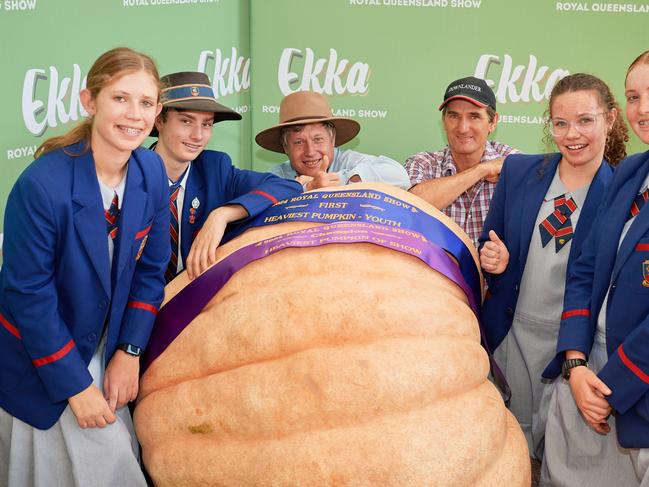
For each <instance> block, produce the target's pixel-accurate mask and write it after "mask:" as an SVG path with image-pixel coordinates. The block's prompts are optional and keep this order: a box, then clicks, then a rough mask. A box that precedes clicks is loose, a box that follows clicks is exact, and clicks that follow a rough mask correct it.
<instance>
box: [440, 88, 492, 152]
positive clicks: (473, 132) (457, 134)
mask: <svg viewBox="0 0 649 487" xmlns="http://www.w3.org/2000/svg"><path fill="white" fill-rule="evenodd" d="M442 119H443V121H444V130H445V131H446V138H447V140H448V145H449V147H450V149H451V153H452V154H453V156H454V157H455V158H458V156H461V157H463V158H465V159H466V158H473V159H476V160H477V161H479V160H480V159H481V158H482V153H483V152H484V148H485V144H486V142H487V137H488V136H489V134H490V133H491V132H493V131H494V130H495V129H496V123H497V121H498V117H497V115H496V117H494V119H493V120H492V121H489V114H488V113H487V109H486V108H481V107H479V106H477V105H474V104H473V103H471V102H468V101H465V100H453V101H451V102H449V103H448V104H447V105H446V108H445V109H444V114H443V116H442Z"/></svg>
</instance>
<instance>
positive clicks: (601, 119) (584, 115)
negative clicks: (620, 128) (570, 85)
mask: <svg viewBox="0 0 649 487" xmlns="http://www.w3.org/2000/svg"><path fill="white" fill-rule="evenodd" d="M550 118H551V119H552V123H553V124H554V126H555V127H565V129H564V130H560V131H561V132H562V133H561V134H557V135H553V138H554V142H555V144H556V145H557V147H558V148H559V151H560V152H561V155H562V156H563V160H564V161H565V162H567V163H568V164H570V165H571V166H573V167H584V168H586V167H593V166H599V165H600V163H601V162H602V159H603V158H604V149H605V147H606V137H607V134H608V132H609V130H610V129H611V127H612V125H613V122H614V121H615V114H614V113H609V112H606V107H604V106H602V104H601V101H600V99H599V96H598V94H597V92H596V91H594V90H580V91H569V92H566V93H563V94H561V95H557V96H555V97H554V99H553V101H552V105H551V106H550Z"/></svg>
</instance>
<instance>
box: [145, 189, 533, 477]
mask: <svg viewBox="0 0 649 487" xmlns="http://www.w3.org/2000/svg"><path fill="white" fill-rule="evenodd" d="M356 187H360V188H363V187H368V188H374V189H379V190H380V191H382V192H384V193H387V194H391V195H394V196H395V197H397V198H399V199H400V200H403V201H405V202H408V203H410V204H413V205H415V206H416V207H418V208H419V209H420V210H422V211H424V212H426V213H428V214H431V215H434V216H435V217H436V218H437V219H439V220H441V221H443V222H444V223H445V224H446V225H447V226H448V228H450V229H451V230H452V231H453V232H455V233H457V234H458V235H459V236H460V238H461V239H462V240H463V241H464V242H466V243H467V244H468V245H469V246H470V241H469V240H468V238H467V237H466V236H465V235H464V234H462V232H461V230H460V229H459V228H458V227H457V226H456V225H455V224H454V223H453V222H452V221H450V220H449V219H448V218H446V217H445V216H444V215H442V214H441V213H440V212H438V211H437V210H435V209H434V208H432V207H431V206H429V205H428V204H426V203H425V202H423V201H422V200H420V199H419V198H417V197H415V196H413V195H411V194H409V193H406V192H403V191H401V190H398V189H395V188H392V187H388V186H384V185H376V184H374V185H356ZM314 225H317V224H314V223H307V222H292V223H280V224H276V225H271V226H265V227H259V228H254V229H252V230H249V231H248V232H247V233H245V234H244V235H242V236H241V237H239V238H238V239H236V240H233V241H232V242H229V243H228V244H225V245H223V246H222V247H221V248H220V250H219V258H220V259H222V258H224V257H226V256H228V255H229V254H231V253H232V252H234V251H235V250H236V249H239V248H241V247H243V246H245V245H248V244H250V243H254V242H257V241H259V240H262V239H264V238H266V237H269V236H273V235H279V234H283V233H286V232H290V231H293V230H295V229H298V228H305V227H311V226H314ZM472 252H473V254H472V257H473V261H474V263H476V265H477V256H476V254H475V250H473V251H472ZM187 284H188V280H187V279H186V277H185V275H184V274H183V275H181V276H179V277H178V278H177V279H176V280H175V281H174V282H172V283H171V284H170V285H169V286H168V287H167V290H166V292H167V295H166V298H165V300H166V302H168V301H169V300H170V299H171V298H173V296H174V295H176V293H178V292H179V291H180V290H181V289H182V288H183V287H185V286H186V285H187ZM479 341H480V338H479V329H478V326H477V321H476V318H475V315H474V314H473V312H472V311H471V309H470V308H469V306H468V305H467V298H466V295H465V294H464V293H463V292H462V291H461V290H460V289H459V288H458V287H457V286H456V285H455V284H453V283H452V282H451V281H449V279H447V278H446V277H444V276H442V275H441V274H439V273H437V272H436V271H434V270H432V269H431V268H430V267H428V266H427V265H426V264H425V263H423V262H422V261H420V260H419V259H417V258H416V257H413V256H410V255H405V254H403V253H400V252H397V251H394V250H390V249H387V248H383V247H380V246H377V245H373V244H371V243H354V244H329V245H323V246H318V247H312V248H287V249H284V250H281V251H279V252H276V253H274V254H272V255H270V256H268V257H266V258H263V259H261V260H257V261H255V262H252V263H250V264H249V265H247V266H245V267H244V268H243V269H241V270H240V271H238V272H237V273H236V274H235V275H234V276H233V277H232V278H231V279H230V280H229V281H228V282H227V283H226V284H225V286H224V287H222V289H221V290H220V291H219V292H218V293H217V294H216V295H214V296H213V298H212V299H211V301H210V302H209V303H208V304H207V306H205V308H204V309H203V311H202V312H201V313H200V314H199V315H198V316H197V317H196V318H195V319H194V320H193V321H192V322H191V323H190V325H189V326H187V327H186V328H185V329H184V330H183V331H182V333H180V335H178V336H177V338H175V340H174V341H173V342H172V343H171V344H170V345H169V346H168V347H167V349H166V350H165V351H164V353H162V355H160V356H159V357H158V358H157V359H156V360H155V361H154V362H153V363H152V364H151V366H150V367H149V368H148V370H147V371H146V373H145V374H144V376H143V378H142V381H141V392H140V397H139V402H138V406H137V408H136V411H135V424H136V428H137V434H138V437H139V439H140V442H141V444H142V452H143V460H144V463H145V465H146V467H147V469H148V472H149V473H150V475H151V477H152V479H153V481H154V482H155V484H156V485H161V486H163V485H164V486H182V485H187V486H199V485H215V486H216V485H218V486H221V485H222V486H266V485H276V486H317V485H331V486H423V485H440V486H470V485H485V486H486V485H492V486H505V485H506V486H529V485H530V473H529V458H528V453H527V447H526V443H525V439H524V437H523V435H522V433H521V431H520V429H519V427H518V424H517V423H516V421H515V419H514V418H513V416H512V415H511V414H510V413H509V411H507V409H506V408H505V406H504V404H503V401H502V399H501V397H500V395H499V393H498V392H497V390H496V389H495V387H494V386H493V385H492V384H491V383H490V382H489V381H488V380H487V374H488V360H487V355H486V353H485V351H484V350H483V349H482V347H481V346H480V343H479Z"/></svg>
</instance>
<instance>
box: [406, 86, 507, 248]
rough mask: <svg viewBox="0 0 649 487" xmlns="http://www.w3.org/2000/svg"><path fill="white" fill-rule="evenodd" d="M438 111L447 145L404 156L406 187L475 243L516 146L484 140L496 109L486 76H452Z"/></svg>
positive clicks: (494, 120) (491, 128) (495, 117)
mask: <svg viewBox="0 0 649 487" xmlns="http://www.w3.org/2000/svg"><path fill="white" fill-rule="evenodd" d="M439 110H441V111H442V123H443V125H444V131H445V132H446V138H447V141H448V145H447V146H446V147H445V148H443V149H442V150H439V151H437V152H432V151H431V152H420V153H418V154H415V155H413V156H411V157H409V158H408V159H407V160H406V163H405V167H406V171H408V175H409V176H410V183H411V184H412V187H411V188H410V192H412V193H413V194H416V195H417V196H419V197H421V198H423V199H425V200H426V201H428V202H429V203H430V204H432V205H433V206H435V207H437V208H439V209H440V210H442V211H443V212H444V213H445V214H446V215H448V216H449V217H451V218H452V219H453V220H454V221H455V222H456V223H457V224H458V225H460V227H462V229H463V230H464V231H465V232H466V233H467V234H468V235H469V237H470V238H471V239H472V240H473V243H474V244H475V245H476V247H477V244H478V238H479V237H480V234H481V232H482V225H483V222H484V219H485V218H486V216H487V212H488V211H489V203H490V202H491V196H492V195H493V192H494V189H495V187H496V182H497V181H498V176H499V175H500V168H501V167H502V164H503V161H504V159H505V157H507V156H508V155H509V154H514V153H517V152H519V151H518V150H516V149H514V148H512V147H510V146H508V145H505V144H500V143H498V142H493V141H490V140H488V137H489V135H490V134H491V133H492V132H493V131H494V130H496V125H497V124H498V113H497V112H496V96H495V95H494V92H493V91H492V89H491V88H489V86H488V85H487V83H486V82H485V81H484V80H482V79H479V78H475V77H473V76H469V77H468V78H461V79H458V80H455V81H453V82H452V83H451V84H450V85H448V87H447V88H446V92H445V93H444V101H443V102H442V104H441V105H440V106H439Z"/></svg>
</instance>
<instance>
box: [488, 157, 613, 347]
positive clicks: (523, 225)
mask: <svg viewBox="0 0 649 487" xmlns="http://www.w3.org/2000/svg"><path fill="white" fill-rule="evenodd" d="M560 160H561V154H560V153H555V154H536V155H525V154H512V155H510V156H508V157H507V158H506V159H505V162H504V164H503V167H502V171H501V173H500V178H499V180H498V184H497V186H496V189H495V191H494V194H493V197H492V199H491V205H490V207H489V213H488V214H487V218H486V219H485V223H484V227H483V230H482V235H481V236H480V240H479V241H480V248H482V246H483V245H484V242H486V241H488V240H489V230H494V231H495V232H496V234H497V235H498V237H499V238H500V239H501V240H502V241H503V242H504V243H505V245H506V246H507V250H509V264H508V265H507V268H506V269H505V271H504V272H503V273H502V274H500V275H491V274H489V273H485V278H486V280H487V283H488V284H489V291H488V293H487V297H486V299H485V301H484V304H483V307H482V321H483V326H484V331H485V334H486V338H487V343H488V344H489V346H490V347H491V350H492V351H493V350H495V349H496V348H497V347H498V345H500V343H501V342H502V341H503V340H504V339H505V337H506V336H507V333H508V332H509V329H510V328H511V326H512V321H513V318H514V312H515V311H516V303H517V301H518V292H519V287H520V283H521V279H522V277H523V271H524V270H525V263H526V261H527V252H528V250H529V246H530V241H531V239H532V232H535V231H537V228H536V226H535V223H536V219H537V217H538V213H539V210H540V208H541V205H542V204H543V198H544V196H545V195H546V193H547V191H548V188H549V187H550V184H551V183H552V179H553V178H554V174H555V172H556V169H557V166H558V165H559V161H560ZM612 174H613V169H612V168H611V166H610V165H609V164H608V163H607V162H606V161H602V164H601V166H600V168H599V170H598V171H597V173H596V174H595V177H594V178H593V181H592V182H591V184H590V188H589V189H588V194H587V195H586V200H585V201H584V206H583V207H582V209H581V212H580V214H579V220H578V222H577V227H576V228H575V233H574V236H573V239H572V244H571V248H570V254H569V256H568V266H570V263H571V262H572V261H573V260H574V259H575V258H576V257H577V255H579V251H580V249H581V246H582V245H583V244H584V241H585V240H586V236H587V235H588V232H589V230H590V228H591V226H592V224H593V220H594V219H595V216H596V213H597V208H598V207H599V205H600V203H601V201H602V198H603V195H604V193H605V191H606V188H607V187H608V185H609V183H610V181H611V179H612Z"/></svg>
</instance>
